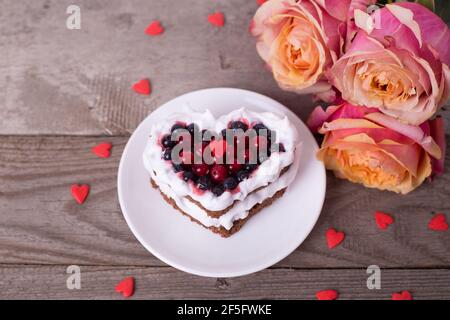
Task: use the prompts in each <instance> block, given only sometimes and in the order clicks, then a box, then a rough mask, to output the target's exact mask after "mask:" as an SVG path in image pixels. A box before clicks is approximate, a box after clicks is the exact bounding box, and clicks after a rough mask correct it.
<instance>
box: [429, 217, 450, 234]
mask: <svg viewBox="0 0 450 320" xmlns="http://www.w3.org/2000/svg"><path fill="white" fill-rule="evenodd" d="M428 228H429V229H430V230H433V231H447V230H448V223H447V221H446V219H445V214H443V213H437V214H435V215H434V217H433V218H431V220H430V222H429V223H428Z"/></svg>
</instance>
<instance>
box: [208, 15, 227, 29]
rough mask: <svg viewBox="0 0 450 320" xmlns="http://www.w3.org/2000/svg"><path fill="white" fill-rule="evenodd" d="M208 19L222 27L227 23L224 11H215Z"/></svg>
mask: <svg viewBox="0 0 450 320" xmlns="http://www.w3.org/2000/svg"><path fill="white" fill-rule="evenodd" d="M208 21H209V23H211V24H212V25H214V26H216V27H219V28H220V27H223V25H224V24H225V17H224V15H223V13H222V12H215V13H213V14H210V15H209V16H208Z"/></svg>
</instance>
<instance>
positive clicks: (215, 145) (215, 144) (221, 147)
mask: <svg viewBox="0 0 450 320" xmlns="http://www.w3.org/2000/svg"><path fill="white" fill-rule="evenodd" d="M209 147H210V148H211V153H212V155H213V156H214V157H215V158H216V159H218V158H221V157H223V155H224V154H225V152H226V150H227V142H226V141H225V140H214V141H211V143H210V144H209Z"/></svg>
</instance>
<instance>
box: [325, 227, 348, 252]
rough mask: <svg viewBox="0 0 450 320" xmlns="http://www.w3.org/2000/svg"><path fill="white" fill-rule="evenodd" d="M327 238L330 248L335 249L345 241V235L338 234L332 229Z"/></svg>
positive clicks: (328, 231)
mask: <svg viewBox="0 0 450 320" xmlns="http://www.w3.org/2000/svg"><path fill="white" fill-rule="evenodd" d="M325 236H326V238H327V243H328V248H330V249H333V248H334V247H336V246H338V245H339V244H341V242H342V241H344V238H345V233H344V232H342V231H339V232H338V231H336V230H335V229H333V228H330V229H328V230H327V232H326V234H325Z"/></svg>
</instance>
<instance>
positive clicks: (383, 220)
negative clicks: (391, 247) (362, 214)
mask: <svg viewBox="0 0 450 320" xmlns="http://www.w3.org/2000/svg"><path fill="white" fill-rule="evenodd" d="M375 222H376V223H377V226H378V228H380V229H382V230H385V229H387V227H388V226H389V225H390V224H393V223H394V218H393V217H392V216H391V215H389V214H387V213H384V212H381V211H377V212H375Z"/></svg>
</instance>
